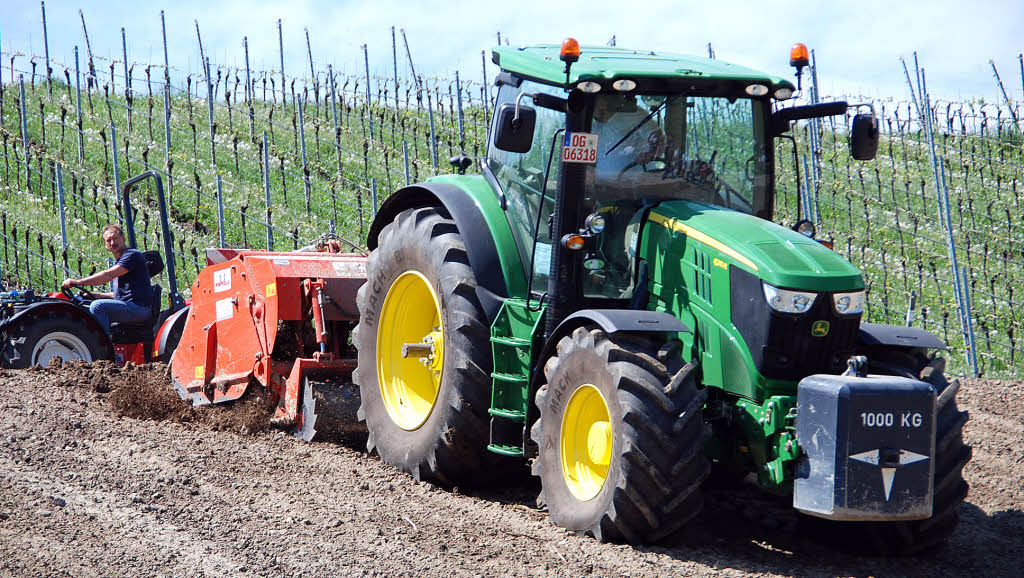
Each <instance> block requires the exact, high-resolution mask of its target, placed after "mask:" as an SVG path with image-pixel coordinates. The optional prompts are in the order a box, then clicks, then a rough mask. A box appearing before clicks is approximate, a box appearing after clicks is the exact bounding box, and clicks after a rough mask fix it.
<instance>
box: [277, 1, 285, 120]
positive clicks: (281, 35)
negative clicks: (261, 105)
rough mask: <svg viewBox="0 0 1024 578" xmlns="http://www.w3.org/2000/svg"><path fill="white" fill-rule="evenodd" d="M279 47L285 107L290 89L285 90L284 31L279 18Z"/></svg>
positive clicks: (282, 99)
mask: <svg viewBox="0 0 1024 578" xmlns="http://www.w3.org/2000/svg"><path fill="white" fill-rule="evenodd" d="M277 48H278V52H279V53H280V55H281V106H282V107H284V106H285V105H286V104H287V103H286V102H285V97H286V95H287V94H288V91H287V90H285V83H286V82H287V80H286V79H285V76H284V31H283V30H282V29H281V19H280V18H278V19H277Z"/></svg>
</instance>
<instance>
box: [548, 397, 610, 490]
mask: <svg viewBox="0 0 1024 578" xmlns="http://www.w3.org/2000/svg"><path fill="white" fill-rule="evenodd" d="M561 453H562V475H564V476H565V483H566V485H567V486H568V487H569V491H570V492H572V495H573V496H576V498H577V499H579V500H581V501H584V502H585V501H587V500H592V499H594V498H595V497H596V496H597V494H599V493H600V492H601V488H603V487H604V482H605V480H606V479H607V478H608V464H609V463H610V462H611V456H612V423H611V417H610V415H609V413H608V404H607V402H605V400H604V396H603V395H601V392H600V391H598V390H597V388H596V387H594V386H593V385H591V384H589V383H587V384H584V385H581V386H580V387H578V388H576V391H574V392H573V394H572V396H571V397H569V402H568V403H567V404H566V406H565V413H564V414H563V415H562V447H561Z"/></svg>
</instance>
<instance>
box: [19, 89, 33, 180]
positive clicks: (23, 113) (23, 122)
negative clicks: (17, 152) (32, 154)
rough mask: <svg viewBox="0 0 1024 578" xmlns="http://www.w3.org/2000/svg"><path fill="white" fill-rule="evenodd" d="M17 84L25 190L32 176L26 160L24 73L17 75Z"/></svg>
mask: <svg viewBox="0 0 1024 578" xmlns="http://www.w3.org/2000/svg"><path fill="white" fill-rule="evenodd" d="M18 84H19V86H20V89H21V102H20V103H19V104H20V105H21V148H22V151H21V152H22V157H23V158H22V160H23V161H24V162H25V190H26V191H31V190H32V185H31V184H30V182H29V180H30V179H31V178H32V165H30V164H29V162H28V151H29V146H28V114H27V113H26V111H25V75H24V74H19V75H18Z"/></svg>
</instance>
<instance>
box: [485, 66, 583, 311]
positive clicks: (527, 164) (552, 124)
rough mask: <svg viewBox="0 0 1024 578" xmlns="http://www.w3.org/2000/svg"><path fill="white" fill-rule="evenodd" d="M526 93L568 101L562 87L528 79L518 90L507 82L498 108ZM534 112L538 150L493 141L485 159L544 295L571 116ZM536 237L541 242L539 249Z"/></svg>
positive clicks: (526, 261) (538, 289) (500, 92)
mask: <svg viewBox="0 0 1024 578" xmlns="http://www.w3.org/2000/svg"><path fill="white" fill-rule="evenodd" d="M524 92H525V93H537V92H542V93H547V94H552V95H555V96H559V97H563V98H564V97H565V93H566V91H565V90H564V89H562V88H559V87H554V86H547V85H543V84H538V83H536V82H531V81H528V80H525V81H523V82H522V83H521V84H520V85H519V86H518V87H516V86H513V85H511V84H501V85H500V88H499V90H498V99H497V103H496V108H495V110H497V107H500V106H501V105H503V104H506V103H513V104H514V103H515V102H516V98H517V97H519V95H520V94H521V93H524ZM520 102H522V103H523V104H526V105H532V104H533V103H532V102H531V101H530V99H529V98H524V99H523V100H522V101H520ZM534 108H535V109H536V112H537V124H536V128H535V129H534V133H533V134H534V137H533V147H531V148H530V150H529V151H527V152H525V153H512V152H508V151H503V150H501V149H499V148H497V147H495V146H494V143H493V139H492V142H490V143H489V145H488V148H487V158H486V159H485V161H484V174H485V175H486V176H487V177H488V180H489V181H491V185H492V186H496V187H497V188H498V191H499V193H500V194H501V195H503V196H504V199H505V214H506V216H507V218H508V222H509V225H510V226H511V227H512V234H513V235H514V237H515V241H516V246H517V248H518V249H519V254H520V256H521V257H522V259H523V266H524V267H525V268H526V273H527V274H529V268H530V266H531V263H532V267H533V274H534V277H533V289H534V291H536V292H538V293H539V292H543V291H544V289H545V288H546V287H547V285H548V274H549V269H550V264H551V229H550V227H549V223H548V222H549V219H550V216H551V213H552V211H553V210H554V205H555V191H556V190H557V188H558V179H559V177H560V175H561V167H562V163H561V157H560V154H559V153H560V151H561V141H560V139H559V137H560V136H561V134H562V133H563V129H564V128H565V113H563V112H560V111H555V110H551V109H547V108H541V107H534ZM552 146H555V154H554V155H552V154H551V149H552ZM549 160H550V170H549ZM545 175H546V177H547V183H546V185H545ZM501 195H499V196H501ZM538 212H539V215H538ZM538 224H539V225H538ZM534 238H536V240H537V248H536V251H534Z"/></svg>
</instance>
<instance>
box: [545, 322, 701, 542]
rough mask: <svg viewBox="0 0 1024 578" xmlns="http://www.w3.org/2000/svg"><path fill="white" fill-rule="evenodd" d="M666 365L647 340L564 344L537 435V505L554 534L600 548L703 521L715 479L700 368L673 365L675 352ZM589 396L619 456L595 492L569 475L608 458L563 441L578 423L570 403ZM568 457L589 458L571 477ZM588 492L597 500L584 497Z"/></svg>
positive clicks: (594, 335) (596, 338)
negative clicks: (564, 531) (710, 479)
mask: <svg viewBox="0 0 1024 578" xmlns="http://www.w3.org/2000/svg"><path fill="white" fill-rule="evenodd" d="M661 357H662V358H664V360H663V361H659V350H658V347H657V345H656V344H654V343H652V342H650V341H647V340H646V339H644V338H642V337H628V336H619V335H615V336H611V337H610V336H608V335H606V334H605V333H604V332H603V331H601V330H599V329H588V328H578V329H576V330H575V331H574V332H573V334H572V336H571V337H564V338H562V339H561V340H560V341H559V342H558V349H557V353H556V356H555V357H552V358H551V359H550V360H549V361H548V362H547V363H546V364H545V368H544V370H545V376H546V378H547V384H545V385H543V386H542V387H541V388H540V390H539V391H538V393H537V397H536V403H537V406H538V407H539V408H540V419H539V420H538V421H537V422H536V423H535V424H534V426H533V429H532V430H531V434H532V437H533V440H534V442H536V443H537V446H538V456H537V459H536V460H535V461H534V463H533V474H534V475H536V476H539V477H540V479H541V486H542V490H541V494H540V497H539V498H538V503H540V504H541V505H544V504H546V505H547V507H548V512H549V514H550V516H551V520H552V522H554V523H555V524H557V525H559V526H562V527H564V528H568V529H570V530H574V531H576V532H579V533H583V534H589V535H592V536H594V537H595V538H596V539H598V540H600V541H613V542H627V543H631V544H642V543H650V542H655V541H658V540H660V539H663V538H666V537H669V536H671V535H673V534H675V533H676V532H677V531H678V530H679V529H680V528H681V527H682V526H683V525H684V524H686V522H688V521H689V520H690V519H692V518H693V517H694V516H696V515H697V513H698V512H699V511H700V509H701V506H702V505H703V496H702V494H701V488H700V486H701V483H702V482H703V480H704V478H706V477H707V475H708V473H709V471H710V464H709V462H708V459H707V458H706V457H705V455H704V444H705V442H706V441H707V439H708V436H709V435H710V429H709V428H708V427H707V426H706V424H705V423H704V421H703V419H702V417H701V412H702V409H703V407H704V403H705V401H706V399H707V393H706V391H705V390H703V389H698V388H697V386H696V382H695V373H696V366H695V365H694V364H685V365H684V364H683V363H682V362H680V361H671V360H670V358H672V357H678V355H677V354H675V353H674V352H672V354H670V355H662V356H661ZM590 386H592V387H593V388H594V389H596V390H597V391H598V392H600V394H601V398H603V400H604V404H605V407H606V408H607V415H608V418H610V419H609V421H608V422H607V423H609V424H610V439H611V447H610V452H606V453H605V454H604V455H605V456H606V458H602V460H603V459H607V461H608V463H607V470H606V474H605V475H604V478H603V483H601V482H600V481H599V482H598V483H595V484H590V485H588V484H587V483H583V484H581V483H580V479H581V478H584V477H586V476H585V475H581V476H578V477H577V476H575V475H573V474H571V473H570V474H568V476H572V477H573V478H574V479H573V480H570V479H568V477H567V473H566V472H575V471H578V470H576V469H574V468H575V467H576V465H577V464H578V463H580V462H583V463H584V464H585V462H586V461H587V460H590V459H592V458H590V457H589V456H592V455H594V452H595V451H598V452H600V451H601V450H594V449H593V446H592V445H591V444H592V442H591V441H590V440H591V439H592V438H590V437H589V436H588V441H587V448H586V452H582V451H580V450H581V449H582V448H578V447H574V446H575V445H578V442H579V441H580V440H579V439H578V438H579V437H580V436H578V435H574V434H573V433H571V431H570V433H568V434H566V435H565V436H564V438H563V433H564V431H565V425H564V424H568V427H569V428H570V430H571V429H572V428H573V427H574V426H573V424H575V423H577V420H576V419H575V417H574V416H575V415H577V414H576V412H575V410H574V409H570V406H573V407H575V406H574V405H573V404H576V403H579V402H572V403H570V400H573V399H576V397H575V396H576V394H577V393H579V395H581V396H582V395H590V396H593V394H592V393H590V392H591V391H592V390H590V389H588V388H589V387H590ZM584 413H586V412H584ZM566 416H569V417H568V418H567V417H566ZM582 423H583V424H584V428H585V427H586V425H585V424H586V420H583V422H582ZM599 425H602V426H603V424H599ZM603 427H606V426H603ZM589 431H591V432H592V431H594V428H593V427H591V429H590V430H589ZM598 431H601V430H598ZM604 431H605V432H607V431H608V430H607V429H604ZM574 438H576V439H575V441H574ZM602 445H603V446H605V447H606V446H607V444H600V443H599V444H598V447H602ZM565 452H568V455H570V456H571V455H573V452H575V455H576V456H581V455H584V454H585V455H586V457H582V458H580V457H577V458H576V459H575V460H573V459H570V460H568V461H569V462H570V463H569V464H568V469H567V468H566V467H564V466H563V461H565V460H563V454H564V453H565ZM594 463H598V462H594ZM584 467H587V466H586V465H585V466H584ZM597 479H598V480H600V476H598V478H597ZM588 488H589V489H590V491H591V492H594V491H596V495H593V496H592V497H589V498H587V497H586V496H587V495H590V494H585V495H583V496H581V495H580V493H582V492H580V490H583V489H588ZM597 488H599V489H597Z"/></svg>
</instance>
